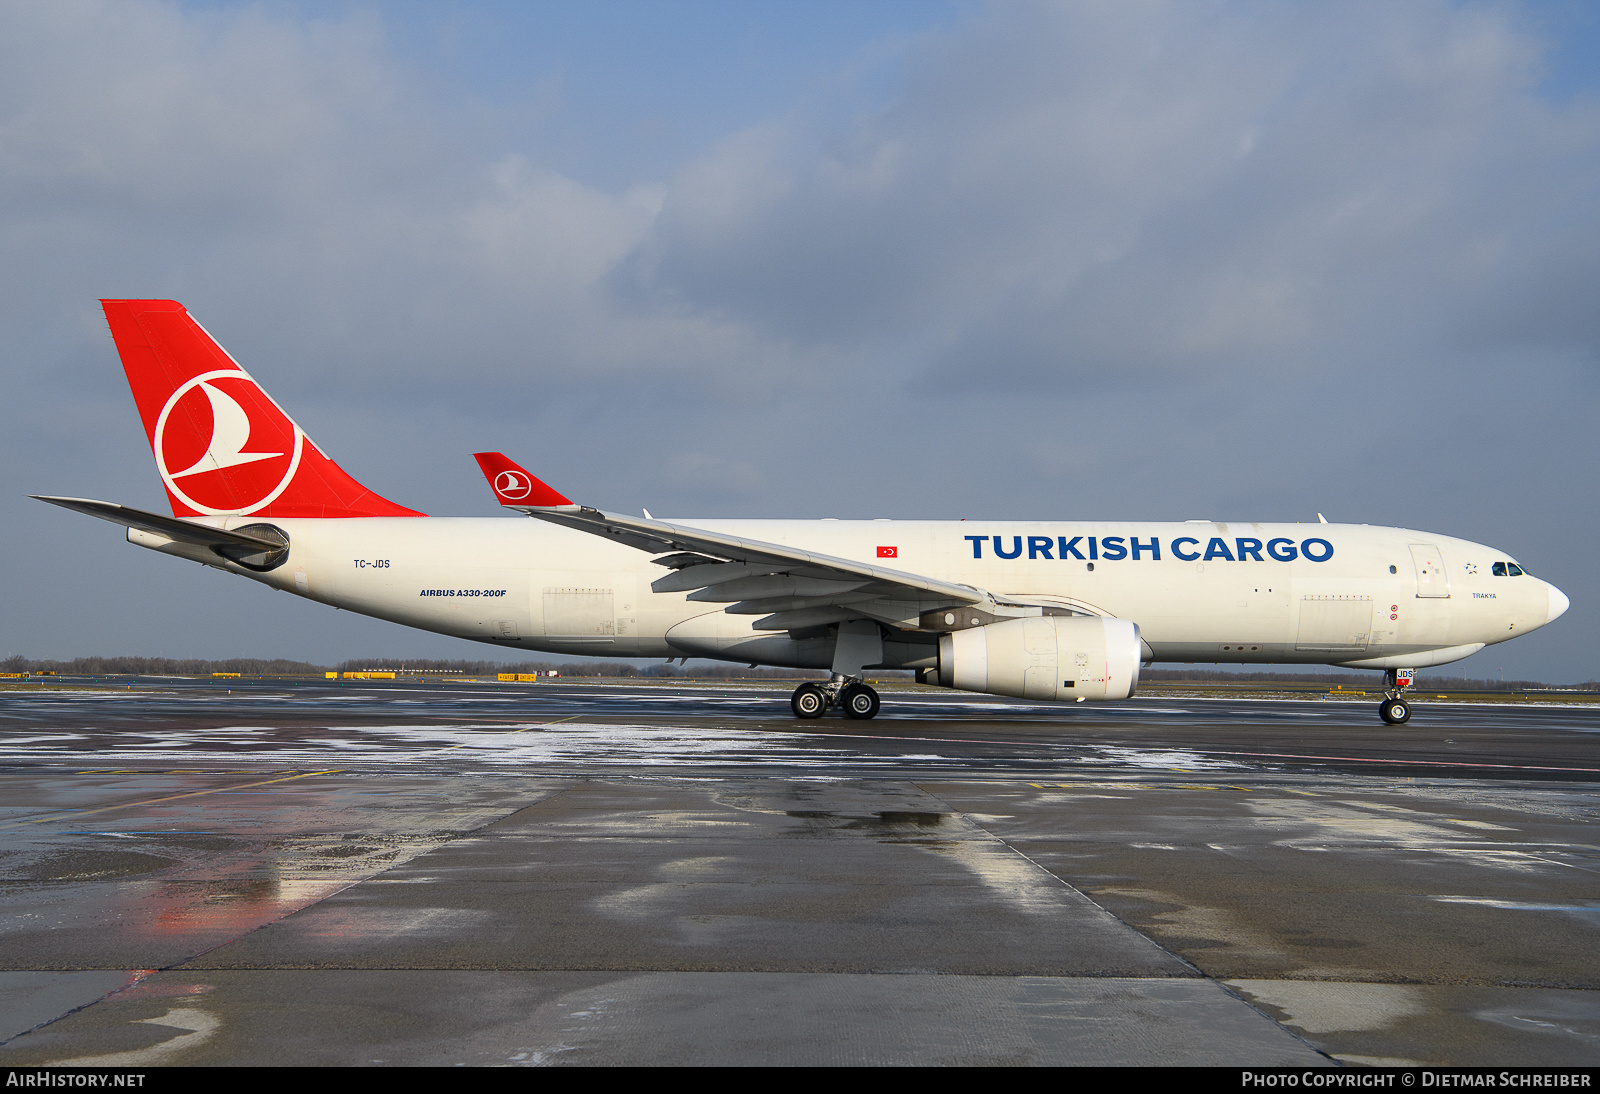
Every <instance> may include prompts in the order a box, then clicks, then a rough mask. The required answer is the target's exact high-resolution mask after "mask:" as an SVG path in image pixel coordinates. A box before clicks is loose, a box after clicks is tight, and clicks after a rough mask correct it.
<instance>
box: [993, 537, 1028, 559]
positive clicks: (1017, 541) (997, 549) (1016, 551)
mask: <svg viewBox="0 0 1600 1094" xmlns="http://www.w3.org/2000/svg"><path fill="white" fill-rule="evenodd" d="M994 553H995V555H996V556H998V557H1000V558H1018V557H1020V556H1021V555H1022V537H1021V536H1012V537H1011V553H1010V554H1009V555H1008V554H1006V552H1005V548H1003V547H1001V546H1000V537H999V536H995V537H994Z"/></svg>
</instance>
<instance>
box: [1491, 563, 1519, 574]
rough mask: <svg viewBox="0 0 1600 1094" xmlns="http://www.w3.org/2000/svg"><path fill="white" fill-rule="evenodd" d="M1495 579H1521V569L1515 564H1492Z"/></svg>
mask: <svg viewBox="0 0 1600 1094" xmlns="http://www.w3.org/2000/svg"><path fill="white" fill-rule="evenodd" d="M1494 576H1495V577H1521V576H1522V567H1521V566H1518V565H1517V564H1516V563H1515V562H1496V563H1495V564H1494Z"/></svg>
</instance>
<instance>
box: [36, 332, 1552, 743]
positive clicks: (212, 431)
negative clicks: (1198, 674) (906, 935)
mask: <svg viewBox="0 0 1600 1094" xmlns="http://www.w3.org/2000/svg"><path fill="white" fill-rule="evenodd" d="M102 305H103V307H104V308H105V314H106V320H107V322H108V324H109V325H110V328H111V334H112V337H113V338H114V340H115V342H116V346H117V351H118V353H119V354H120V355H121V357H122V363H123V368H124V370H125V371H126V373H127V377H128V383H129V386H130V387H131V388H132V390H133V397H134V401H135V403H137V404H138V408H139V415H140V417H141V418H142V420H143V422H144V427H145V434H146V436H147V437H148V438H149V441H150V448H151V451H152V453H153V454H154V456H155V461H156V469H157V471H158V472H159V473H160V475H161V480H162V483H163V484H164V485H165V487H166V491H167V498H168V500H169V502H170V503H171V507H172V516H170V517H169V516H165V515H162V514H159V513H151V512H145V511H141V510H138V509H132V508H128V507H126V506H122V505H117V504H114V503H111V502H103V501H92V500H89V499H84V498H62V497H43V498H41V500H43V501H49V502H52V503H54V504H56V505H61V506H64V507H66V508H68V509H74V510H77V511H78V512H82V513H87V514H89V515H90V516H95V517H100V518H103V519H105V520H110V521H114V522H116V523H118V524H121V525H125V526H126V527H127V529H128V531H127V537H128V540H129V542H131V543H137V544H139V545H140V546H142V547H148V548H151V549H152V550H156V551H161V552H164V553H166V554H171V555H177V556H178V557H180V558H186V559H191V560H194V561H197V562H203V563H205V564H206V565H208V566H214V567H216V568H217V569H221V570H226V571H229V572H231V573H236V574H238V575H240V576H241V577H247V578H249V579H251V580H253V581H259V582H261V583H262V584H265V585H270V586H272V587H274V588H277V589H281V590H283V591H285V592H289V593H294V594H296V595H298V596H303V597H306V598H308V599H311V600H316V601H320V602H321V603H324V604H331V605H334V606H336V607H339V608H344V609H346V610H348V611H353V612H361V613H362V614H364V615H370V616H375V617H377V618H379V619H387V620H390V621H392V622H395V623H400V624H403V625H405V626H409V627H418V628H421V629H423V630H429V631H435V632H438V633H440V634H448V635H453V636H455V637H458V638H469V639H473V640H475V641H480V642H488V643H491V644H494V645H497V646H502V647H506V648H515V649H518V650H539V651H544V652H549V653H563V654H583V655H590V656H611V657H635V658H644V657H666V658H674V657H706V658H714V659H720V660H726V661H737V662H744V663H752V664H759V665H774V666H784V667H791V668H804V669H824V670H830V671H831V679H830V680H829V681H828V682H827V683H816V684H814V683H807V684H802V685H801V686H800V687H799V688H798V689H797V690H796V691H795V693H794V695H793V698H792V706H793V709H794V713H795V714H796V716H798V717H800V718H816V717H820V716H822V715H823V714H824V713H826V712H827V710H828V709H829V708H831V707H839V708H840V709H842V710H843V712H844V713H845V714H846V715H847V716H849V717H852V718H871V717H872V716H873V715H875V714H876V713H877V712H878V702H879V700H878V695H877V693H876V692H875V691H874V690H873V689H872V688H871V687H869V686H868V685H867V684H866V683H865V682H864V680H863V673H864V671H865V670H868V669H880V668H900V669H914V670H916V672H917V678H918V679H919V680H920V681H922V682H923V683H928V684H939V685H942V686H944V687H951V688H960V689H963V690H966V691H975V692H988V693H992V694H998V695H1010V696H1017V697H1020V698H1025V699H1035V700H1055V701H1079V702H1081V701H1085V700H1097V699H1124V698H1127V697H1128V696H1130V695H1131V694H1133V691H1134V689H1135V687H1136V686H1137V685H1138V681H1139V669H1140V666H1141V664H1149V663H1152V662H1157V661H1176V662H1213V663H1232V664H1265V663H1290V664H1318V665H1340V666H1344V667H1349V668H1364V669H1377V670H1382V671H1384V672H1385V673H1386V691H1385V698H1384V701H1383V703H1382V704H1381V705H1380V711H1379V712H1380V714H1381V716H1382V717H1383V719H1384V720H1385V721H1387V722H1390V723H1400V722H1404V721H1406V720H1407V719H1408V718H1409V717H1410V715H1411V710H1410V706H1409V704H1408V703H1407V701H1406V699H1405V698H1404V692H1403V688H1404V687H1405V686H1406V685H1407V684H1409V683H1410V680H1411V676H1412V673H1413V672H1414V671H1415V670H1416V669H1418V668H1423V667H1427V666H1432V665H1442V664H1445V663H1447V662H1450V661H1455V660H1459V659H1460V658H1463V657H1466V656H1469V655H1470V654H1473V653H1476V652H1477V651H1478V650H1481V649H1483V648H1484V647H1485V646H1487V645H1491V644H1493V643H1496V642H1504V641H1506V640H1508V639H1511V638H1515V637H1517V636H1518V635H1521V634H1525V633H1527V632H1528V631H1532V630H1535V629H1537V628H1539V627H1542V626H1544V625H1545V624H1546V623H1549V622H1550V621H1552V620H1554V619H1555V618H1556V617H1557V616H1559V615H1560V614H1561V613H1562V612H1564V611H1565V610H1566V608H1567V604H1568V601H1567V598H1566V596H1564V595H1563V594H1562V593H1561V591H1560V590H1559V589H1557V588H1555V586H1553V585H1550V584H1548V583H1547V582H1544V581H1541V580H1539V579H1538V578H1535V577H1532V576H1530V575H1528V574H1526V573H1525V572H1524V571H1523V570H1522V568H1521V566H1520V565H1519V564H1518V562H1517V561H1516V560H1515V559H1513V558H1511V557H1510V556H1509V555H1507V554H1506V553H1505V552H1504V551H1499V550H1496V549H1494V548H1492V547H1486V546H1484V545H1483V544H1481V543H1472V542H1468V541H1466V540H1460V539H1452V538H1450V537H1448V536H1438V535H1432V534H1429V533H1425V532H1415V531H1410V530H1408V529H1404V528H1377V527H1368V526H1366V525H1345V524H1326V523H1322V524H1315V525H1301V524H1253V523H1252V524H1242V523H1232V522H1229V523H1224V522H1211V521H1185V522H1181V523H1143V522H1135V523H1130V522H1103V523H1096V522H1084V521H1005V522H1002V521H992V522H970V521H903V520H894V521H885V520H872V521H850V520H654V519H650V518H649V516H648V514H647V515H646V517H644V518H636V517H627V516H621V515H618V514H616V513H608V512H604V511H602V510H599V509H592V508H589V507H588V506H584V505H578V504H575V503H573V502H572V501H570V500H568V499H567V498H566V497H563V496H562V495H561V494H560V493H558V492H557V491H555V490H553V489H552V488H550V487H549V486H547V485H545V484H544V483H543V482H541V481H540V480H539V479H537V478H535V477H534V476H533V475H531V474H529V473H528V472H527V471H526V470H524V469H523V468H522V467H520V466H518V465H517V464H516V463H514V462H512V461H511V460H510V459H508V458H507V457H505V456H503V455H501V454H500V453H495V452H483V453H478V454H477V459H478V463H479V465H480V467H481V468H482V471H483V474H484V476H485V477H486V478H487V480H488V482H489V486H490V488H491V489H492V490H493V491H494V495H495V497H496V499H497V500H498V501H499V502H500V504H501V505H503V506H505V507H506V508H509V509H513V510H516V511H518V512H521V513H525V514H527V515H528V516H530V517H533V518H535V519H533V520H520V519H519V520H506V519H503V518H501V519H475V518H457V517H429V516H426V515H424V514H422V513H419V512H416V511H415V510H412V509H407V508H405V507H404V506H401V505H397V504H395V503H394V502H391V501H388V500H387V499H385V498H382V497H379V496H378V495H377V494H374V493H373V492H372V491H370V490H368V489H366V488H365V487H364V486H362V485H361V484H360V483H358V482H356V481H355V480H354V479H352V478H351V477H350V476H349V475H347V474H345V472H344V471H343V470H342V469H340V467H339V466H338V464H336V463H334V462H333V461H332V460H331V459H329V458H328V457H327V456H326V455H324V453H323V451H322V449H321V447H320V446H319V445H317V444H315V443H313V442H312V440H311V439H310V438H309V437H307V436H306V435H305V433H304V431H303V430H301V428H300V427H299V426H298V425H296V424H295V422H294V420H293V419H291V418H290V417H289V416H288V415H287V414H286V413H285V412H284V411H283V409H282V408H281V407H279V406H278V404H277V403H276V402H274V401H273V399H272V398H271V397H270V396H269V395H267V393H266V392H265V391H264V390H263V389H262V388H261V386H260V385H259V384H257V383H256V381H255V380H254V379H253V378H252V377H251V376H250V375H249V374H248V373H247V372H245V370H244V369H242V368H241V367H239V365H238V363H237V362H235V361H234V360H233V358H232V357H230V356H229V355H228V353H227V352H226V351H225V350H223V349H222V347H221V346H219V345H218V344H217V343H216V341H215V340H214V339H212V338H211V336H210V335H209V334H207V333H206V331H205V330H204V328H202V327H201V326H200V325H199V324H198V323H196V322H195V321H194V319H193V318H191V317H190V315H189V313H188V312H187V311H186V310H185V309H184V308H183V306H182V305H180V304H178V303H176V302H174V301H170V300H105V301H102Z"/></svg>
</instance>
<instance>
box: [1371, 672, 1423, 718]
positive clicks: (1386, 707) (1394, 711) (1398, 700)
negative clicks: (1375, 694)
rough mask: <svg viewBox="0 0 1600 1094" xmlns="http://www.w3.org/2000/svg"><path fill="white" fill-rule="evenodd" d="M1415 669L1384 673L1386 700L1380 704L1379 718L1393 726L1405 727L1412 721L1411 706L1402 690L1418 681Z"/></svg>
mask: <svg viewBox="0 0 1600 1094" xmlns="http://www.w3.org/2000/svg"><path fill="white" fill-rule="evenodd" d="M1416 675H1417V672H1416V670H1415V669H1390V670H1388V672H1386V673H1384V681H1383V682H1384V692H1383V694H1384V700H1383V702H1381V703H1379V704H1378V717H1380V718H1382V719H1383V720H1384V722H1385V723H1386V724H1388V725H1391V726H1403V725H1405V724H1406V723H1407V722H1409V721H1411V704H1410V703H1408V702H1406V701H1405V699H1404V698H1403V697H1402V695H1401V689H1403V688H1408V687H1410V686H1411V682H1412V681H1413V680H1414V679H1416Z"/></svg>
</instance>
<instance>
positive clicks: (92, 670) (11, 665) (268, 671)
mask: <svg viewBox="0 0 1600 1094" xmlns="http://www.w3.org/2000/svg"><path fill="white" fill-rule="evenodd" d="M326 671H327V670H326V669H325V668H323V667H322V666H321V665H311V664H307V663H306V662H304V661H288V660H285V659H283V658H281V657H280V658H275V659H272V660H265V659H263V658H259V657H231V658H227V659H225V660H221V661H206V660H202V659H200V658H178V657H74V658H73V659H72V660H71V661H49V660H43V661H36V660H33V659H31V658H27V657H21V656H16V657H8V658H6V659H5V660H4V661H0V672H58V673H61V674H62V675H64V676H204V675H206V674H208V673H213V672H237V673H240V674H244V675H250V676H308V675H311V674H313V673H314V674H316V675H318V676H320V675H322V674H323V673H324V672H326Z"/></svg>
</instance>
